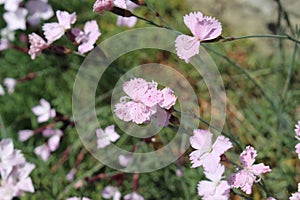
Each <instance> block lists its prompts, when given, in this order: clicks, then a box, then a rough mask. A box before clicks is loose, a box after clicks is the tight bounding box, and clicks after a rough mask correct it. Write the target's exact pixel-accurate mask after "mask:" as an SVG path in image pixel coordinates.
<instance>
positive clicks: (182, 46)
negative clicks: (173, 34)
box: [175, 12, 222, 63]
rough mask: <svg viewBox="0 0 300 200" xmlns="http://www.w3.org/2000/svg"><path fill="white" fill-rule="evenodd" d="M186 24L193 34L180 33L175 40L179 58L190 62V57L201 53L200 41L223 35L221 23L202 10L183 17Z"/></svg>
mask: <svg viewBox="0 0 300 200" xmlns="http://www.w3.org/2000/svg"><path fill="white" fill-rule="evenodd" d="M183 19H184V23H185V25H186V26H187V27H188V28H189V29H190V31H191V32H192V34H193V36H187V35H179V36H178V37H177V38H176V40H175V47H176V51H177V55H178V56H179V58H181V59H184V60H185V62H187V63H188V62H189V61H190V58H191V57H193V56H194V55H196V54H198V53H199V47H200V42H202V41H206V40H212V39H215V38H217V37H219V36H220V35H221V32H222V26H221V23H220V22H219V21H218V20H217V19H215V18H213V17H208V16H203V14H202V13H201V12H194V13H193V12H192V13H190V14H188V15H185V16H184V17H183Z"/></svg>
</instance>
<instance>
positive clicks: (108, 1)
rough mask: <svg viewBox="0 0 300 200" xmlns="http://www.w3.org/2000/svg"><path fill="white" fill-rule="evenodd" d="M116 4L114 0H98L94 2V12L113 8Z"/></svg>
mask: <svg viewBox="0 0 300 200" xmlns="http://www.w3.org/2000/svg"><path fill="white" fill-rule="evenodd" d="M113 6H114V1H113V0H97V1H96V2H95V3H94V6H93V11H94V12H102V11H105V10H111V9H112V8H113Z"/></svg>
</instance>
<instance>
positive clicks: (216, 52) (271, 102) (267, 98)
mask: <svg viewBox="0 0 300 200" xmlns="http://www.w3.org/2000/svg"><path fill="white" fill-rule="evenodd" d="M202 46H204V47H205V48H206V49H208V50H210V51H212V52H213V53H214V54H216V55H217V56H220V57H221V58H223V59H224V60H226V61H227V62H228V63H229V64H231V65H232V66H233V67H235V68H236V69H238V70H240V71H241V72H243V73H244V74H245V76H246V77H247V78H248V79H249V80H250V81H251V82H252V83H253V84H254V85H255V87H257V89H258V90H259V91H260V93H261V94H262V95H263V96H264V97H265V98H266V100H267V101H268V102H269V103H270V104H271V106H272V107H273V108H274V109H276V106H275V104H274V102H273V100H272V99H271V98H270V97H269V96H268V95H267V93H266V92H265V91H264V89H263V88H262V87H261V86H260V85H259V84H258V83H257V81H256V80H255V79H254V78H252V76H251V75H250V74H249V73H248V72H247V70H245V69H244V68H242V67H241V66H240V65H238V64H237V63H235V62H234V61H232V60H231V59H229V58H228V57H227V56H226V55H224V54H222V53H220V52H218V51H216V50H214V49H213V48H211V47H209V46H207V45H204V44H202Z"/></svg>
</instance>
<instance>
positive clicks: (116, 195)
mask: <svg viewBox="0 0 300 200" xmlns="http://www.w3.org/2000/svg"><path fill="white" fill-rule="evenodd" d="M101 196H102V197H103V198H104V199H110V198H113V200H120V199H121V192H120V191H119V189H118V188H117V187H113V186H106V187H105V188H104V189H103V190H102V192H101Z"/></svg>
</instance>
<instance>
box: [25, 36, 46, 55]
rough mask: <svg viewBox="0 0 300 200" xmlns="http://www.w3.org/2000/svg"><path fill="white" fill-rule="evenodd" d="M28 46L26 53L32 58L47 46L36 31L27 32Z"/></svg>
mask: <svg viewBox="0 0 300 200" xmlns="http://www.w3.org/2000/svg"><path fill="white" fill-rule="evenodd" d="M28 37H29V43H30V48H29V51H28V54H29V55H30V57H31V59H32V60H34V59H35V58H36V57H37V56H38V55H40V54H41V52H42V51H43V50H44V49H46V48H47V47H48V45H47V43H46V41H45V40H44V39H43V38H41V37H40V36H39V35H37V34H36V33H31V34H29V36H28Z"/></svg>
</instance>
